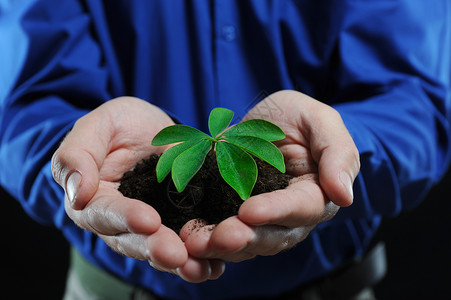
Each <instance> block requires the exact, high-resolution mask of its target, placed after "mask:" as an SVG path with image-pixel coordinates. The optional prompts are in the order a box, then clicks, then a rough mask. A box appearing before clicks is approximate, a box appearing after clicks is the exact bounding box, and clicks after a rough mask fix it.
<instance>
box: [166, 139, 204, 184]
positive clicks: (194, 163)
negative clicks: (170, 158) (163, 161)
mask: <svg viewBox="0 0 451 300" xmlns="http://www.w3.org/2000/svg"><path fill="white" fill-rule="evenodd" d="M211 144H212V142H211V141H210V140H201V141H199V142H198V143H196V144H195V145H194V146H192V147H191V148H188V149H187V150H185V151H183V152H182V153H181V154H180V155H179V156H177V158H176V159H175V160H174V163H173V164H172V170H171V173H172V180H173V181H174V185H175V187H176V188H177V191H178V192H179V193H181V192H183V190H184V189H185V187H186V186H187V184H188V182H189V181H190V180H191V179H192V178H193V177H194V175H196V173H197V172H198V171H199V170H200V168H201V167H202V165H203V163H204V161H205V157H206V156H207V154H208V151H210V149H211Z"/></svg>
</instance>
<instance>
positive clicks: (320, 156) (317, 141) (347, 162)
mask: <svg viewBox="0 0 451 300" xmlns="http://www.w3.org/2000/svg"><path fill="white" fill-rule="evenodd" d="M310 104H311V105H313V106H318V107H316V109H312V110H306V111H307V112H306V115H307V116H305V118H304V120H303V121H304V126H305V127H306V128H308V132H310V136H309V140H310V145H311V152H312V155H313V159H314V160H315V161H316V162H317V164H318V173H319V181H320V185H321V187H322V188H323V190H324V192H325V193H326V195H327V197H328V199H330V200H331V201H332V202H333V203H335V204H336V205H339V206H349V205H351V204H352V202H353V198H354V195H353V188H352V186H353V183H354V180H355V178H356V176H357V174H358V173H359V169H360V158H359V152H358V150H357V147H356V146H355V144H354V141H353V139H352V137H351V135H350V133H349V131H348V130H347V128H346V126H345V125H344V123H343V120H342V118H341V116H340V114H339V113H338V111H336V110H335V109H334V108H332V107H331V106H328V105H325V104H323V103H321V102H318V101H312V102H311V103H310Z"/></svg>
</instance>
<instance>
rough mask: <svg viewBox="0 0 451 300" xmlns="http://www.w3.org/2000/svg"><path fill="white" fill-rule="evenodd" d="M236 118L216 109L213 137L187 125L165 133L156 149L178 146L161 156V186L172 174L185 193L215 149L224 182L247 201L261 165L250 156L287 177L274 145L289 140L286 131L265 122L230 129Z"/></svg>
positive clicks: (158, 138) (158, 168)
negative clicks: (164, 146) (165, 146)
mask: <svg viewBox="0 0 451 300" xmlns="http://www.w3.org/2000/svg"><path fill="white" fill-rule="evenodd" d="M233 115H234V113H233V111H231V110H229V109H226V108H222V107H217V108H215V109H213V110H212V111H211V113H210V117H209V119H208V129H209V131H210V135H208V134H206V133H204V132H202V131H200V130H198V129H196V128H193V127H190V126H186V125H172V126H169V127H166V128H164V129H163V130H161V131H160V132H159V133H158V134H157V135H156V136H155V138H154V139H153V140H152V145H154V146H162V145H168V144H173V143H178V144H177V145H175V146H173V147H171V148H169V149H168V150H166V151H165V152H164V153H163V154H162V155H161V156H160V159H159V160H158V163H157V166H156V173H157V180H158V182H162V181H163V180H164V179H165V178H166V176H167V175H168V174H169V173H171V175H172V180H173V182H174V185H175V187H176V189H177V191H178V192H182V191H183V190H184V189H185V187H186V186H187V185H188V183H189V181H190V180H191V179H192V178H193V177H194V175H196V173H197V172H198V171H199V170H200V168H201V167H202V165H203V163H204V161H205V157H206V156H207V154H208V152H209V151H210V150H211V149H215V150H216V160H217V163H218V167H219V172H220V173H221V176H222V178H224V180H225V181H226V182H227V183H228V184H229V185H230V186H231V187H232V188H233V189H234V190H235V191H236V192H237V193H238V195H239V196H240V197H241V199H243V200H246V199H248V198H249V197H250V195H251V192H252V189H253V188H254V185H255V182H256V181H257V164H256V163H255V161H254V159H253V158H252V156H251V155H250V154H252V155H254V156H256V157H258V158H260V159H262V160H264V161H266V162H267V163H268V164H270V165H272V166H274V167H275V168H277V169H278V170H279V171H280V172H282V173H284V172H285V163H284V159H283V155H282V153H281V152H280V150H279V149H278V148H277V147H276V146H275V145H274V144H273V143H271V142H273V141H278V140H282V139H284V138H285V133H284V132H283V131H282V129H280V128H279V127H278V126H276V125H275V124H273V123H271V122H269V121H266V120H262V119H251V120H247V121H244V122H242V123H239V124H237V125H235V126H232V127H230V128H228V129H227V127H228V126H229V125H230V122H231V121H232V118H233ZM226 129H227V130H226Z"/></svg>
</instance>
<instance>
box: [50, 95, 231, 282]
mask: <svg viewBox="0 0 451 300" xmlns="http://www.w3.org/2000/svg"><path fill="white" fill-rule="evenodd" d="M172 124H174V123H173V121H172V120H171V118H170V117H169V116H167V115H166V113H164V112H163V111H162V110H160V109H159V108H157V107H156V106H153V105H151V104H149V103H147V102H145V101H142V100H139V99H137V98H132V97H121V98H117V99H113V100H111V101H108V102H106V103H105V104H103V105H101V106H100V107H98V108H97V109H95V110H93V111H92V112H90V113H89V114H87V115H86V116H84V117H82V118H80V119H79V120H78V121H77V122H76V123H75V125H74V127H73V129H72V130H71V132H70V133H69V134H68V135H67V136H66V138H65V139H64V141H63V142H62V144H61V145H60V147H59V148H58V149H57V151H56V152H55V154H54V155H53V158H52V172H53V175H54V178H55V180H56V181H57V182H58V184H59V185H60V186H61V187H63V189H64V190H65V195H66V196H65V208H66V213H67V215H68V216H69V217H70V218H71V219H72V220H73V221H74V222H75V223H76V224H77V225H78V226H79V227H81V228H83V229H86V230H89V231H91V232H93V233H94V234H96V235H98V236H99V237H100V238H102V239H103V240H104V241H105V242H106V243H107V244H108V245H109V246H110V247H111V248H113V249H114V250H115V251H117V252H119V253H121V254H123V255H126V256H129V257H133V258H136V259H140V260H148V261H149V263H150V264H151V265H152V266H153V267H154V268H156V269H158V270H162V271H167V272H171V273H174V274H177V275H179V276H181V277H182V278H184V279H185V280H187V281H191V282H200V281H204V280H207V279H213V278H217V277H218V276H220V275H221V274H222V272H223V271H224V264H223V262H221V261H218V260H214V259H213V260H207V259H199V258H194V257H192V256H190V255H189V254H188V252H187V250H186V248H185V246H184V243H183V241H182V240H181V239H180V237H179V236H178V235H177V234H176V233H175V232H174V231H172V230H171V229H169V228H167V227H165V226H164V225H162V224H161V219H160V216H159V214H158V213H157V212H156V211H155V210H154V209H153V208H152V207H151V206H149V205H147V204H145V203H143V202H141V201H138V200H134V199H129V198H126V197H124V196H122V194H121V193H120V192H118V190H117V188H118V186H119V181H120V179H121V177H122V174H123V173H124V172H126V171H128V170H130V169H131V168H133V167H134V166H135V165H136V163H138V162H139V161H141V160H142V159H144V158H147V157H148V156H149V155H150V153H157V154H159V153H162V152H163V151H164V150H165V148H164V147H154V146H152V145H151V141H152V139H153V137H154V136H155V134H157V133H158V132H159V131H160V130H161V129H163V128H164V127H166V126H169V125H172Z"/></svg>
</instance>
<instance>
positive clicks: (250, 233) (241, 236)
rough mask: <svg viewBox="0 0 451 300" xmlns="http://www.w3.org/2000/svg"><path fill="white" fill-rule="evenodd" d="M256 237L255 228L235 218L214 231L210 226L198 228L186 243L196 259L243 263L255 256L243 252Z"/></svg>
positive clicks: (224, 222) (221, 224)
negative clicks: (215, 259)
mask: <svg viewBox="0 0 451 300" xmlns="http://www.w3.org/2000/svg"><path fill="white" fill-rule="evenodd" d="M254 237H255V232H254V230H253V228H251V227H250V226H248V225H246V224H244V223H243V222H241V221H240V220H239V219H238V218H237V217H236V216H235V217H230V218H228V219H226V220H224V221H222V222H221V223H219V224H218V225H217V226H216V227H214V229H213V230H212V229H211V227H210V228H209V227H208V226H207V227H201V228H198V229H197V230H195V231H194V232H192V233H191V235H190V236H189V237H188V239H187V240H186V241H185V246H186V249H187V250H188V252H189V253H190V255H192V256H194V257H199V258H219V259H224V260H228V261H242V260H244V259H250V258H252V257H254V256H255V255H254V254H250V255H248V254H247V253H244V252H242V249H243V248H245V247H246V245H247V244H248V243H250V242H251V241H252V240H253V239H254ZM232 254H234V255H232Z"/></svg>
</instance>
